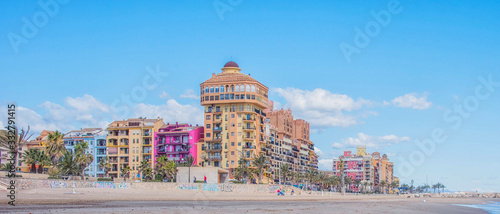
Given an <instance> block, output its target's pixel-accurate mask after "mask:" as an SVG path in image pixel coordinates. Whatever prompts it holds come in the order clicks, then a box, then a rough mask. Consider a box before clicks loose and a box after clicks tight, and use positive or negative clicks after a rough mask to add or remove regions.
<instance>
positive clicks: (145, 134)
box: [143, 132, 151, 137]
mask: <svg viewBox="0 0 500 214" xmlns="http://www.w3.org/2000/svg"><path fill="white" fill-rule="evenodd" d="M143 136H145V137H148V136H151V133H150V132H144V134H143Z"/></svg>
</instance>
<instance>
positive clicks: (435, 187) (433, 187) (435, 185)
mask: <svg viewBox="0 0 500 214" xmlns="http://www.w3.org/2000/svg"><path fill="white" fill-rule="evenodd" d="M432 189H434V193H436V189H438V193H439V187H438V184H433V185H432Z"/></svg>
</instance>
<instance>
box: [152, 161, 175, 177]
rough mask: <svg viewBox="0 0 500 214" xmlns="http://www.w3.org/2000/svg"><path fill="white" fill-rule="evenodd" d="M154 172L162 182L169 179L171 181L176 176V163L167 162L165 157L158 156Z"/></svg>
mask: <svg viewBox="0 0 500 214" xmlns="http://www.w3.org/2000/svg"><path fill="white" fill-rule="evenodd" d="M155 171H156V173H157V174H159V175H161V176H162V178H163V180H165V179H169V178H171V179H172V180H173V179H174V178H175V177H176V175H177V171H178V169H177V163H176V162H175V161H172V160H168V157H167V156H160V157H159V158H157V159H156V165H155Z"/></svg>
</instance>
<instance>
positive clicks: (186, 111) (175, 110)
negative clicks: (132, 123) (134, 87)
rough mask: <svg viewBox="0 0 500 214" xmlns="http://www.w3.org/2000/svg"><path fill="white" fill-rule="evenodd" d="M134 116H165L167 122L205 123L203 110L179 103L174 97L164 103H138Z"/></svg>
mask: <svg viewBox="0 0 500 214" xmlns="http://www.w3.org/2000/svg"><path fill="white" fill-rule="evenodd" d="M133 111H134V113H133V115H132V117H147V118H151V119H152V118H157V117H161V118H163V120H164V122H165V123H168V122H170V123H174V122H179V123H191V124H194V125H195V124H203V111H202V110H201V108H198V107H194V106H191V105H182V104H179V103H178V102H177V101H175V100H174V99H169V100H167V103H166V104H164V105H148V104H144V103H140V104H138V105H137V106H136V107H135V108H134V110H133Z"/></svg>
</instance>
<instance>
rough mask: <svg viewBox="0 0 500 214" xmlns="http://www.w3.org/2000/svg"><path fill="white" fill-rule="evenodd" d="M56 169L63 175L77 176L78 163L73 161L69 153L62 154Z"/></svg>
mask: <svg viewBox="0 0 500 214" xmlns="http://www.w3.org/2000/svg"><path fill="white" fill-rule="evenodd" d="M57 167H58V168H59V169H60V170H61V173H62V174H63V175H78V163H77V162H76V161H75V155H74V154H73V153H72V152H70V151H66V152H64V154H63V156H62V157H61V161H59V162H58V163H57Z"/></svg>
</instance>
